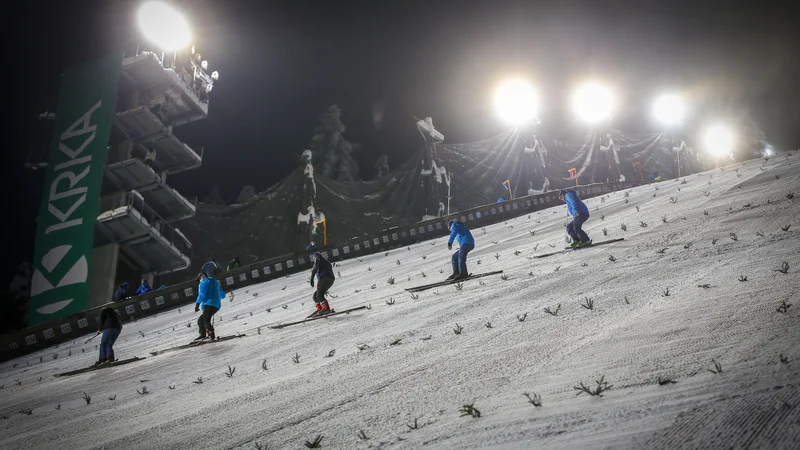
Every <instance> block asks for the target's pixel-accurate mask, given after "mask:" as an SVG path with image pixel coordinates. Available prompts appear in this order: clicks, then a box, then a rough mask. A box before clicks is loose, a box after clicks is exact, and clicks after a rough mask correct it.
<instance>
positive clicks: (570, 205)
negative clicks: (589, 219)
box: [564, 191, 589, 216]
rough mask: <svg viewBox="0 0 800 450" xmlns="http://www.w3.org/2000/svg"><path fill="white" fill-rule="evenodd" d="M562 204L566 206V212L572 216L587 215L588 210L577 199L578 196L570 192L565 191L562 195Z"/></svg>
mask: <svg viewBox="0 0 800 450" xmlns="http://www.w3.org/2000/svg"><path fill="white" fill-rule="evenodd" d="M564 202H565V203H566V204H567V210H569V213H570V214H572V215H573V216H574V215H575V213H581V214H587V215H588V214H589V208H587V207H586V204H585V203H583V202H582V201H581V199H579V198H578V194H576V193H574V192H572V191H567V193H566V194H565V195H564Z"/></svg>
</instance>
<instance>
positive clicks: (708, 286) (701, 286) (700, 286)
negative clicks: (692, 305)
mask: <svg viewBox="0 0 800 450" xmlns="http://www.w3.org/2000/svg"><path fill="white" fill-rule="evenodd" d="M697 287H699V288H703V289H710V288H711V285H710V284H708V283H706V284H698V285H697Z"/></svg>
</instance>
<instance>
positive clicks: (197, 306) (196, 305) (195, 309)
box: [194, 303, 200, 312]
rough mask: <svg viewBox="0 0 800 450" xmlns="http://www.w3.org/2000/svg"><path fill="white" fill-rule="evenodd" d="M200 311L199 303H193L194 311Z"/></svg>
mask: <svg viewBox="0 0 800 450" xmlns="http://www.w3.org/2000/svg"><path fill="white" fill-rule="evenodd" d="M197 311H200V303H195V304H194V312H197Z"/></svg>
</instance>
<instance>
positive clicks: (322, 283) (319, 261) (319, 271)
mask: <svg viewBox="0 0 800 450" xmlns="http://www.w3.org/2000/svg"><path fill="white" fill-rule="evenodd" d="M312 257H313V258H314V268H313V269H311V287H314V277H315V276H316V278H317V290H316V291H314V303H316V305H317V310H316V311H314V312H313V313H311V315H310V316H308V317H314V316H322V315H325V314H328V313H330V312H331V307H330V305H328V301H327V300H325V294H326V293H327V292H328V289H330V288H331V286H333V282H334V281H336V277H334V276H333V266H332V265H331V263H330V262H329V261H328V260H327V259H325V257H323V256H322V254H321V253H319V252H314V255H312Z"/></svg>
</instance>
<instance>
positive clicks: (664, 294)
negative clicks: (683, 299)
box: [661, 286, 669, 297]
mask: <svg viewBox="0 0 800 450" xmlns="http://www.w3.org/2000/svg"><path fill="white" fill-rule="evenodd" d="M661 296H662V297H669V286H667V288H666V289H664V291H663V292H661Z"/></svg>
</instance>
